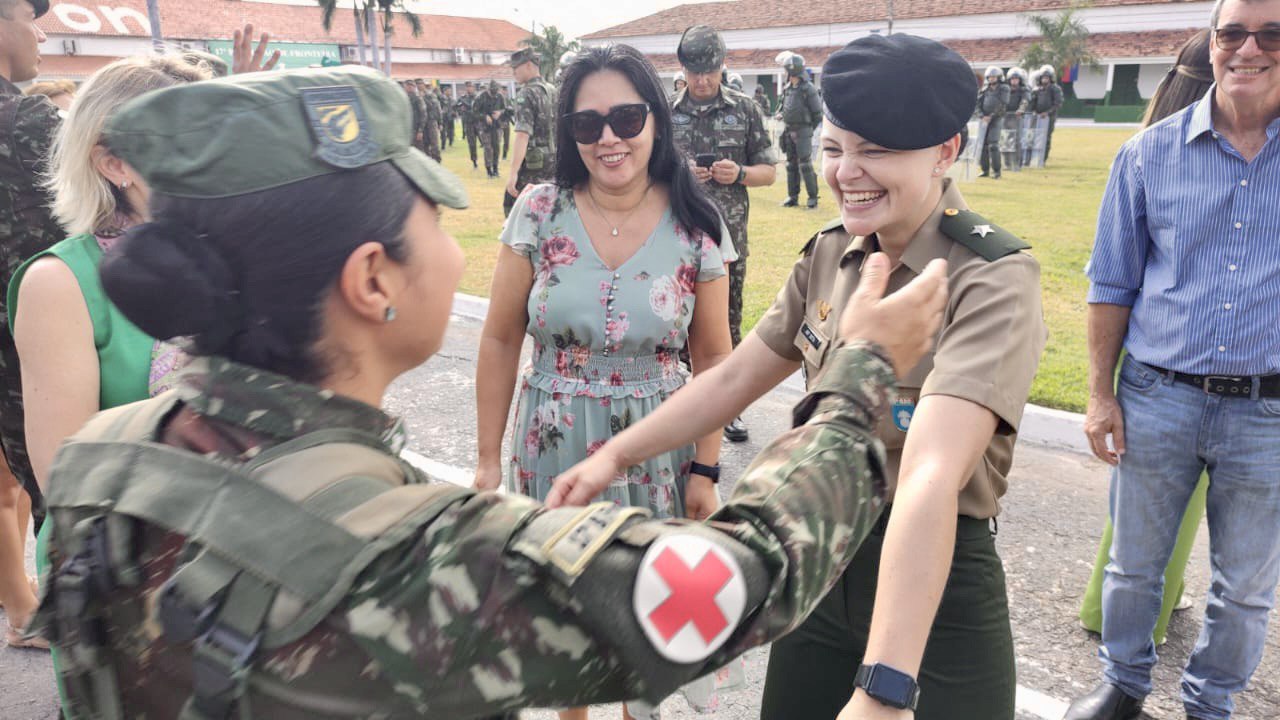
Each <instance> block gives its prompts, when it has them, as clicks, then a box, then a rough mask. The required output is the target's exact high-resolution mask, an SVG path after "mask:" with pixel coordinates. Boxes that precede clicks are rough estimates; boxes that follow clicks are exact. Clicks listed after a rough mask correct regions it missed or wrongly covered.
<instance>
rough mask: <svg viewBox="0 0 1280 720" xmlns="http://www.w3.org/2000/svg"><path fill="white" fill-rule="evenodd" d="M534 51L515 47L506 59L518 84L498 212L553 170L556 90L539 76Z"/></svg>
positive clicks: (507, 208) (506, 210) (506, 209)
mask: <svg viewBox="0 0 1280 720" xmlns="http://www.w3.org/2000/svg"><path fill="white" fill-rule="evenodd" d="M540 60H541V58H539V57H538V54H537V53H535V52H534V51H532V50H530V49H529V48H523V49H520V50H517V51H516V52H515V53H513V54H512V55H511V59H510V60H509V61H508V62H507V64H508V65H510V66H511V70H512V72H514V73H515V76H516V82H518V83H520V87H519V88H518V89H517V90H516V97H515V101H514V102H513V103H512V109H511V110H510V113H511V116H512V118H513V119H514V120H515V125H516V140H515V146H514V148H513V149H512V157H511V168H510V170H508V171H507V189H506V192H504V193H503V194H502V214H503V215H504V216H506V215H507V214H509V213H510V212H511V206H512V205H513V204H514V203H515V201H516V198H517V197H518V196H519V195H520V192H521V191H522V190H524V188H525V186H526V185H529V184H531V183H540V182H547V181H549V180H551V179H552V178H553V177H555V172H556V163H555V158H556V105H557V99H558V93H557V92H556V89H555V88H553V87H551V84H550V83H548V82H547V81H546V80H543V79H542V73H541V67H540V65H539V61H540Z"/></svg>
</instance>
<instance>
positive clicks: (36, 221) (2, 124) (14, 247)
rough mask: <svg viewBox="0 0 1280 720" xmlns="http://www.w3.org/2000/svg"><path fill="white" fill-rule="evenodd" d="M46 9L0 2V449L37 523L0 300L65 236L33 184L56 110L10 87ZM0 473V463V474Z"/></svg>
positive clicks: (24, 65) (42, 3)
mask: <svg viewBox="0 0 1280 720" xmlns="http://www.w3.org/2000/svg"><path fill="white" fill-rule="evenodd" d="M48 10H49V3H48V0H16V1H15V0H8V1H5V2H0V24H4V25H8V26H11V30H10V29H9V28H6V30H10V31H9V32H6V33H5V34H4V37H5V38H6V39H5V40H4V41H3V43H0V55H2V56H4V57H5V58H7V60H8V62H7V66H8V68H9V76H8V77H2V76H0V449H2V450H3V451H4V459H5V460H6V461H7V463H8V466H9V470H10V471H11V472H12V473H13V476H14V478H16V480H17V482H18V483H19V484H20V485H22V486H23V487H24V488H26V490H27V492H28V493H30V494H31V498H32V507H33V508H34V509H35V513H34V514H35V516H36V520H37V523H36V524H37V527H39V521H40V520H41V518H42V517H43V515H42V512H41V511H40V509H39V508H40V507H41V503H40V489H39V487H38V486H37V485H36V481H35V475H34V474H33V473H32V472H31V462H30V460H28V459H27V443H26V430H25V428H24V427H23V411H22V376H21V373H20V371H19V369H18V351H17V348H15V347H14V345H13V335H11V334H10V332H9V323H8V320H7V319H6V318H8V312H7V311H6V309H5V298H6V297H7V296H8V294H9V278H11V277H13V273H14V271H15V270H17V269H18V266H19V265H21V264H22V263H23V262H24V261H25V260H26V259H27V258H29V257H31V256H33V255H35V254H36V253H39V252H43V251H44V250H47V249H49V248H50V247H52V246H53V245H54V244H56V243H58V242H59V241H61V240H62V239H63V238H65V237H66V235H67V234H66V232H65V231H63V229H62V227H61V226H60V225H58V223H57V222H56V221H54V219H53V215H52V213H51V212H50V211H49V200H50V198H49V196H48V195H47V194H46V192H45V190H44V188H43V187H41V185H40V175H41V173H42V172H43V170H44V163H45V159H46V157H47V155H48V153H49V146H50V145H51V144H52V143H53V137H54V135H55V134H56V133H57V129H58V126H59V125H60V124H61V120H60V119H59V115H58V108H57V107H56V106H54V104H53V103H51V102H49V98H47V97H45V96H43V95H32V96H29V97H28V96H25V95H23V94H22V91H21V90H19V89H18V88H17V86H15V85H14V84H13V83H15V82H26V81H28V80H31V79H33V78H35V77H36V75H37V74H38V73H39V66H40V54H39V51H38V50H37V47H36V43H37V42H39V40H37V38H39V39H41V40H42V39H43V38H44V35H42V34H40V31H39V30H38V29H36V28H35V25H34V23H33V20H34V18H36V17H40V16H41V15H44V14H45V12H47V11H48ZM4 472H5V470H4V468H3V467H0V474H3V473H4ZM0 484H2V483H0Z"/></svg>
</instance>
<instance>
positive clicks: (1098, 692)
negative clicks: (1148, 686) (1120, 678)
mask: <svg viewBox="0 0 1280 720" xmlns="http://www.w3.org/2000/svg"><path fill="white" fill-rule="evenodd" d="M1141 714H1142V700H1140V699H1138V698H1134V697H1129V696H1128V695H1125V694H1124V693H1123V692H1121V690H1120V688H1118V687H1116V686H1115V685H1112V684H1111V683H1107V682H1104V683H1101V684H1099V685H1098V687H1096V688H1094V689H1093V692H1091V693H1089V694H1088V695H1085V696H1083V697H1079V698H1076V701H1075V702H1073V703H1071V707H1069V708H1067V714H1066V715H1064V716H1063V717H1062V720H1133V718H1136V717H1138V716H1139V715H1141Z"/></svg>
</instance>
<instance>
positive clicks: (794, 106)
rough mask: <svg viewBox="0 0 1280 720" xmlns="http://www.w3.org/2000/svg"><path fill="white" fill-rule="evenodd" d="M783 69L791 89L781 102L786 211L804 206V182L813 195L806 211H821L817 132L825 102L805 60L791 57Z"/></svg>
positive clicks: (784, 93)
mask: <svg viewBox="0 0 1280 720" xmlns="http://www.w3.org/2000/svg"><path fill="white" fill-rule="evenodd" d="M782 67H783V68H784V69H785V70H786V71H787V86H786V87H785V88H783V90H782V98H781V99H780V100H779V102H778V106H779V108H780V109H779V111H778V112H779V114H780V115H781V116H782V122H783V123H784V125H785V129H784V130H783V132H782V143H781V144H782V152H784V153H786V154H787V199H786V200H784V201H783V203H782V207H796V206H797V205H799V204H800V179H801V178H804V189H805V191H806V192H808V194H809V201H808V203H806V207H808V208H809V209H810V210H812V209H813V208H816V207H818V175H817V173H815V172H814V171H813V131H814V130H815V129H817V128H818V127H819V126H820V125H822V100H821V98H819V97H818V89H817V88H815V87H814V86H813V83H811V82H809V78H808V77H806V76H805V72H804V58H803V57H802V56H800V55H798V54H796V53H788V54H787V55H786V56H785V57H784V59H783V61H782Z"/></svg>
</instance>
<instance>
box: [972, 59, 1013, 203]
mask: <svg viewBox="0 0 1280 720" xmlns="http://www.w3.org/2000/svg"><path fill="white" fill-rule="evenodd" d="M985 77H986V84H985V85H983V87H982V89H981V90H979V91H978V107H977V108H976V109H975V110H974V112H975V113H976V114H977V115H978V117H979V118H980V119H981V120H982V122H984V123H986V130H985V132H984V134H983V136H982V137H980V138H978V142H979V143H981V145H980V146H979V147H978V152H979V153H980V155H979V158H980V163H981V165H982V173H981V174H979V175H978V177H988V176H990V177H992V178H993V179H996V180H999V179H1000V128H1001V125H1002V123H1003V122H1004V113H1005V108H1007V107H1008V105H1009V86H1008V85H1005V84H1004V71H1003V70H1001V69H1000V68H998V67H995V66H994V65H993V66H991V67H989V68H987V71H986V73H985Z"/></svg>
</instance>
